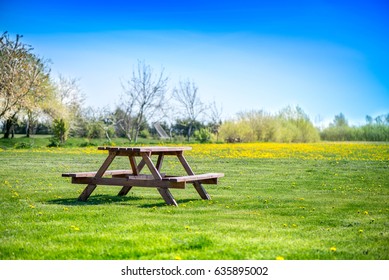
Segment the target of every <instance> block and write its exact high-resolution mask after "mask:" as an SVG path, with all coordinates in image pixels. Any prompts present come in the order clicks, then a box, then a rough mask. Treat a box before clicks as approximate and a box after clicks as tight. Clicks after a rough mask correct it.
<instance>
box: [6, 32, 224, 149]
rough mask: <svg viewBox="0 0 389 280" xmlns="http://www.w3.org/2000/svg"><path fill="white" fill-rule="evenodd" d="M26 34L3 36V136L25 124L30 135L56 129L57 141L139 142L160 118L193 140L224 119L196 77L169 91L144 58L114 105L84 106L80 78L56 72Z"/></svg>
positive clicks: (164, 78)
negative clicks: (207, 99) (205, 96)
mask: <svg viewBox="0 0 389 280" xmlns="http://www.w3.org/2000/svg"><path fill="white" fill-rule="evenodd" d="M21 38H22V36H19V35H16V39H15V40H13V39H12V38H10V36H9V34H8V33H4V34H3V35H2V36H1V37H0V48H1V50H0V51H1V53H0V54H1V56H0V73H1V80H0V121H1V122H2V130H3V133H4V136H3V137H4V138H10V137H13V135H14V133H15V132H19V130H20V129H21V128H22V127H23V129H24V130H25V133H26V136H27V137H28V136H29V135H30V134H32V133H37V132H38V129H41V130H42V131H45V132H49V133H52V134H53V135H54V137H53V145H55V144H61V143H64V142H65V141H66V139H67V137H69V136H70V137H71V136H73V137H89V138H97V137H106V138H107V139H108V140H110V138H111V137H114V136H119V137H127V138H128V140H129V141H132V142H137V141H138V138H139V137H140V136H147V135H148V134H149V133H150V131H151V132H153V131H152V130H153V127H152V125H151V124H152V123H154V122H160V123H161V126H162V127H165V129H167V130H168V131H169V133H170V134H171V133H172V132H174V133H175V134H180V135H183V136H185V137H186V138H187V139H188V140H190V138H191V137H192V136H193V135H194V134H196V133H198V132H197V131H198V130H200V129H204V130H205V131H213V132H214V131H217V129H218V127H219V126H220V124H221V108H218V107H217V106H216V104H215V103H212V104H205V103H203V102H202V101H201V100H200V96H199V94H198V87H197V85H196V83H195V82H194V81H191V80H190V79H186V80H182V81H180V82H179V83H178V85H177V86H175V87H174V88H173V90H172V91H170V92H169V90H168V81H169V77H168V76H167V75H165V72H164V69H161V70H159V71H156V70H155V69H153V68H152V67H151V66H150V65H148V64H146V63H145V62H144V61H138V64H137V65H136V66H135V67H134V69H133V72H132V75H131V76H130V78H129V79H128V80H127V81H125V82H124V83H123V84H122V87H123V94H122V96H121V98H120V102H119V104H118V105H117V106H116V107H115V108H114V110H113V111H111V110H110V109H109V108H98V109H93V108H91V107H85V106H84V101H85V99H84V97H83V95H82V93H81V91H80V87H79V85H78V80H77V79H74V78H66V77H63V76H59V77H58V78H56V79H55V78H54V77H52V75H51V73H50V68H49V63H48V61H46V60H44V59H42V58H40V57H38V56H37V55H36V54H34V53H33V52H32V50H33V48H32V47H31V46H29V45H26V44H24V43H22V42H21ZM195 132H196V133H195ZM210 134H211V133H210V132H209V134H207V135H206V137H210ZM204 137H205V136H204Z"/></svg>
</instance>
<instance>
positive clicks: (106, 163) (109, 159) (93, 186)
mask: <svg viewBox="0 0 389 280" xmlns="http://www.w3.org/2000/svg"><path fill="white" fill-rule="evenodd" d="M115 157H116V152H112V151H110V152H109V155H108V157H107V158H106V159H105V161H104V162H103V164H102V165H101V167H100V168H99V170H97V172H96V174H95V177H93V178H90V179H93V180H95V179H101V177H102V176H103V175H104V173H105V171H107V169H108V167H109V166H110V164H111V163H112V161H113V160H114V159H115ZM75 179H77V178H75V177H73V178H72V182H73V181H74V180H75ZM80 179H81V178H80ZM96 186H97V184H96V183H93V182H92V183H88V185H87V186H86V188H85V189H84V190H83V192H82V193H81V195H80V196H79V198H78V200H80V201H87V200H88V198H89V196H90V195H91V194H92V192H93V191H94V190H95V189H96Z"/></svg>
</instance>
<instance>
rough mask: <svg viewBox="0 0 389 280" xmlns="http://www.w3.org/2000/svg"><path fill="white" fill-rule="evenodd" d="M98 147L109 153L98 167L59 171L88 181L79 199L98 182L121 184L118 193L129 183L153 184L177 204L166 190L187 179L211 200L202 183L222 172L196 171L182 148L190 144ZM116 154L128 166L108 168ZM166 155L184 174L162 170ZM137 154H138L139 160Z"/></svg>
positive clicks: (183, 184) (74, 179)
mask: <svg viewBox="0 0 389 280" xmlns="http://www.w3.org/2000/svg"><path fill="white" fill-rule="evenodd" d="M98 149H99V150H103V151H107V152H108V156H107V158H106V159H105V161H104V162H103V163H102V165H101V167H100V168H99V169H98V170H97V171H93V172H77V173H63V174H62V177H71V178H72V181H71V182H72V183H73V184H86V185H87V186H86V187H85V189H84V191H83V192H82V193H81V195H80V196H79V198H78V200H80V201H86V200H87V199H88V198H89V196H90V195H91V194H92V192H93V191H94V190H95V189H96V187H97V185H106V186H121V187H122V188H121V190H120V191H119V193H118V195H119V196H125V195H126V194H128V192H129V191H130V190H131V188H132V187H154V188H157V190H158V191H159V193H160V194H161V196H162V198H163V199H164V200H165V202H166V203H167V204H168V205H175V206H177V202H176V200H175V199H174V197H173V195H172V194H171V192H170V191H169V189H170V188H172V189H184V188H185V187H186V184H187V183H190V184H193V185H194V187H195V189H196V191H197V192H198V194H199V195H200V197H201V198H202V199H206V200H210V199H211V197H210V196H209V194H208V193H207V192H206V190H205V189H204V187H203V184H217V183H218V178H220V177H223V176H224V174H223V173H206V174H198V175H195V173H194V172H193V170H192V168H191V167H190V165H189V163H188V162H187V160H186V158H185V157H184V151H187V150H191V149H192V148H191V147H158V146H155V147H98ZM117 156H124V157H128V159H129V162H130V168H127V169H122V170H108V168H109V166H110V165H111V163H112V162H113V160H114V159H115V158H116V157H117ZM152 156H157V160H156V164H154V163H153V161H152ZM165 156H176V157H177V158H178V160H179V162H180V163H181V165H182V167H183V168H184V170H185V171H186V173H187V175H185V176H174V175H166V174H165V173H161V170H162V163H163V160H164V157H165ZM137 158H140V161H139V163H137V160H136V159H137ZM144 167H147V168H148V170H149V171H150V173H151V174H144V173H143V174H142V173H141V171H142V170H143V168H144Z"/></svg>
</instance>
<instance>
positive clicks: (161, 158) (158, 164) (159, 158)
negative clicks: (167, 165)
mask: <svg viewBox="0 0 389 280" xmlns="http://www.w3.org/2000/svg"><path fill="white" fill-rule="evenodd" d="M163 158H164V155H163V154H161V155H159V156H158V160H157V165H156V168H157V170H158V171H161V168H162V163H163Z"/></svg>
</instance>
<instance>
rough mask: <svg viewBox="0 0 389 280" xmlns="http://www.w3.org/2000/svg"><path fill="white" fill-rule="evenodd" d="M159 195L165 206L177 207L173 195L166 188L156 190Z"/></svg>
mask: <svg viewBox="0 0 389 280" xmlns="http://www.w3.org/2000/svg"><path fill="white" fill-rule="evenodd" d="M157 189H158V191H159V193H160V194H161V196H162V198H163V199H164V200H165V202H166V204H167V205H174V206H178V204H177V202H176V200H175V199H174V197H173V195H172V194H171V192H170V191H169V189H167V188H157Z"/></svg>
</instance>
